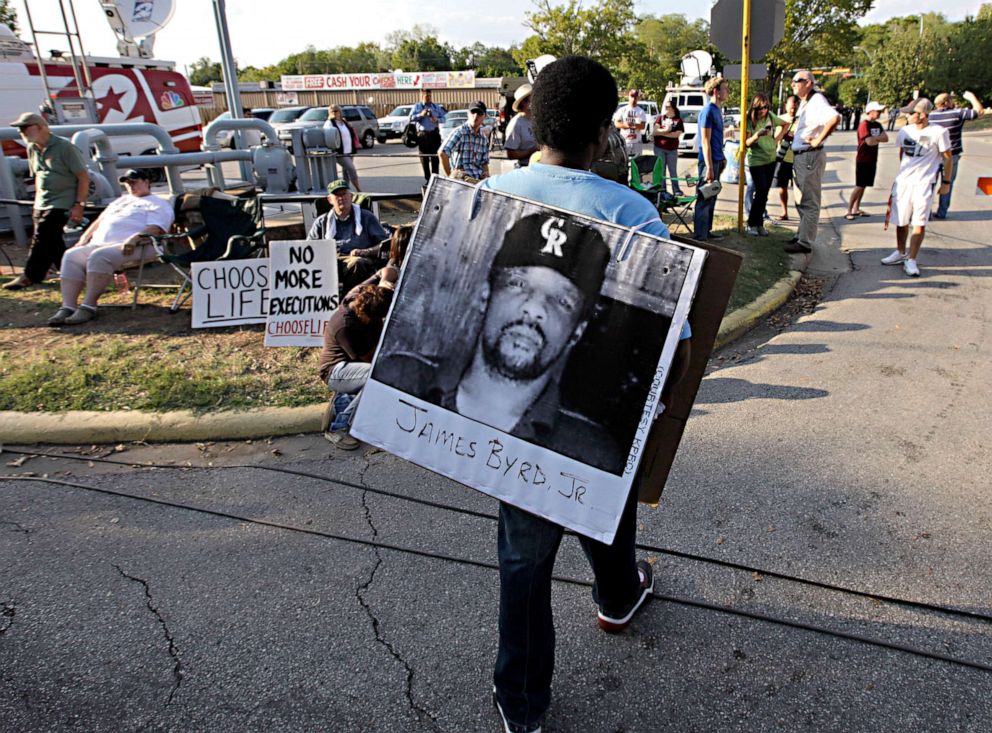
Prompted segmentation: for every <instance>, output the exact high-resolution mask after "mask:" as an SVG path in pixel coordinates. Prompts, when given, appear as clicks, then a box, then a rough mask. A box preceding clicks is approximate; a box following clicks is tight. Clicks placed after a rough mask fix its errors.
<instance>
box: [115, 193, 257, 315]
mask: <svg viewBox="0 0 992 733" xmlns="http://www.w3.org/2000/svg"><path fill="white" fill-rule="evenodd" d="M176 226H177V227H179V228H182V229H184V230H185V231H183V232H181V233H179V234H159V235H152V236H149V239H150V240H151V242H152V246H154V247H155V252H156V253H157V254H158V258H159V260H160V261H161V262H165V263H166V264H168V265H169V266H170V267H171V268H172V269H173V270H174V271H175V273H176V275H178V277H179V292H178V293H176V298H175V300H173V301H172V306H171V307H170V308H169V310H170V311H171V312H172V313H175V312H176V311H178V310H179V308H180V306H182V304H183V303H185V302H186V301H187V300H188V299H189V298H190V296H191V295H192V294H193V281H192V271H193V267H192V266H193V263H194V262H214V261H218V260H243V259H248V258H249V257H258V256H259V255H261V254H262V253H263V252H265V250H266V249H267V247H268V245H267V244H266V241H265V233H266V230H265V229H264V228H263V227H262V205H261V202H259V201H258V199H256V198H254V197H251V198H238V197H236V196H230V195H228V194H225V193H223V192H220V191H217V190H216V189H204V190H202V191H192V192H189V193H185V194H182V195H181V196H179V197H178V198H177V200H176ZM183 240H187V241H188V242H189V244H190V248H189V249H187V250H186V251H183V252H177V251H176V250H175V249H174V247H175V245H177V244H179V243H180V242H182V241H183ZM143 274H144V263H142V265H141V267H139V268H138V281H137V283H136V284H135V286H134V288H135V292H134V300H133V304H136V303H137V302H138V292H139V290H140V289H141V287H142V275H143ZM146 287H147V286H146Z"/></svg>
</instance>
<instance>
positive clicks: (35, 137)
mask: <svg viewBox="0 0 992 733" xmlns="http://www.w3.org/2000/svg"><path fill="white" fill-rule="evenodd" d="M10 124H11V126H12V127H16V128H17V129H18V131H19V132H20V133H21V139H22V140H23V141H24V142H25V143H26V144H27V148H28V167H29V170H30V171H31V174H32V175H33V176H34V186H35V192H34V210H33V212H32V215H31V218H32V219H33V220H34V235H33V236H32V238H31V249H30V251H29V252H28V260H27V262H26V263H25V264H24V272H23V273H22V274H21V275H20V276H19V277H17V278H16V279H14V280H11V281H10V282H9V283H7V284H5V285H4V286H3V287H4V289H5V290H23V289H24V288H30V287H32V286H34V285H37V284H38V283H40V282H42V281H43V280H44V279H45V278H46V277H47V276H48V270H49V268H50V267H52V265H57V264H58V263H60V262H61V261H62V255H63V254H65V239H63V237H62V228H63V227H64V226H65V225H66V222H67V221H73V222H76V223H78V222H80V221H82V220H83V202H85V201H86V197H87V195H88V193H89V186H90V178H89V175H88V174H87V173H86V160H85V159H84V158H83V154H82V152H81V151H80V150H79V148H77V147H76V146H75V145H73V144H72V143H71V142H69V141H68V140H66V139H65V138H64V137H59V136H58V135H55V134H53V133H52V131H51V129H49V127H48V122H47V121H46V120H45V118H44V117H42V116H41V115H39V114H34V113H29V112H25V113H24V114H22V115H21V116H20V117H18V118H17V119H16V120H14V121H13V122H11V123H10Z"/></svg>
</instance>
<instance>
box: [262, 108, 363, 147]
mask: <svg viewBox="0 0 992 733" xmlns="http://www.w3.org/2000/svg"><path fill="white" fill-rule="evenodd" d="M341 112H342V114H343V116H344V118H345V120H347V121H348V123H349V124H350V125H351V126H352V127H353V128H354V130H355V134H356V135H358V140H359V142H360V143H361V144H362V147H363V148H371V147H372V146H373V145H375V141H376V138H377V137H378V135H379V121H378V120H377V119H376V118H375V115H374V114H373V113H372V110H371V109H369V108H368V107H366V106H365V105H363V104H358V105H355V104H342V105H341ZM325 122H327V107H311V108H310V109H308V110H307V111H306V112H304V113H303V114H302V115H300V118H299V119H298V120H296V122H291V123H289V124H288V125H283V126H281V127H279V128H277V129H276V132H277V134H278V135H279V139H280V140H281V141H282V142H283V144H284V145H287V146H289V145H290V144H291V143H292V140H293V130H300V129H306V128H308V127H323V125H324V123H325Z"/></svg>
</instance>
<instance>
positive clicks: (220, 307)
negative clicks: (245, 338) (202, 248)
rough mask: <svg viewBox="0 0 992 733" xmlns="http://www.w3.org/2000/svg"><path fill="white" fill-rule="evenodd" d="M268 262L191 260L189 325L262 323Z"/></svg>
mask: <svg viewBox="0 0 992 733" xmlns="http://www.w3.org/2000/svg"><path fill="white" fill-rule="evenodd" d="M268 314H269V261H268V260H267V259H252V260H229V261H224V262H194V263H193V328H219V327H221V326H239V325H244V324H248V323H265V321H266V318H267V317H268Z"/></svg>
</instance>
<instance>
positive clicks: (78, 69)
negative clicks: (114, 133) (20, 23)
mask: <svg viewBox="0 0 992 733" xmlns="http://www.w3.org/2000/svg"><path fill="white" fill-rule="evenodd" d="M58 4H59V12H60V14H61V16H62V30H60V31H59V30H38V29H37V28H35V25H34V18H33V17H32V16H31V3H29V2H27V0H25V3H24V11H25V14H26V15H27V17H28V30H30V31H31V42H32V43H33V44H34V55H35V58H37V60H38V72H39V74H40V75H41V82H42V84H44V86H45V94H46V96H47V98H48V99H49V100H53V99H54V95H53V94H52V88H51V85H50V84H49V83H48V74H46V73H45V55H44V54H43V53H42V51H41V45H40V44H39V43H38V36H56V37H59V38H65V39H66V41H67V42H68V44H69V51H68V53H69V62H70V63H71V64H72V75H73V77H74V79H75V81H76V89H77V90H78V91H79V97H80V98H81V99H84V100H89V101H88V106H89V107H90V108H91V112H95V111H96V110H95V109H94V107H95V105H94V104H93V80H92V79H91V78H90V70H89V68H88V67H87V66H86V52H85V51H84V49H83V38H82V36H81V35H80V33H79V23H78V22H77V21H76V8H75V7H74V6H73V4H72V0H58ZM67 9H68V11H67ZM46 17H47V16H46ZM70 18H71V19H72V23H71V25H70V22H69V20H70ZM77 48H78V52H77Z"/></svg>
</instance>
